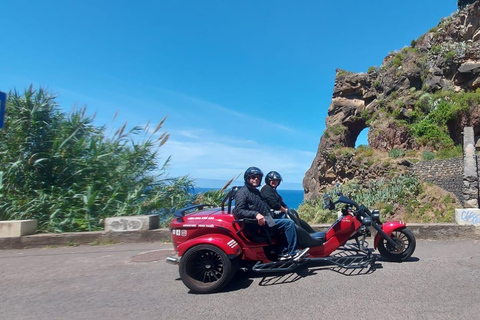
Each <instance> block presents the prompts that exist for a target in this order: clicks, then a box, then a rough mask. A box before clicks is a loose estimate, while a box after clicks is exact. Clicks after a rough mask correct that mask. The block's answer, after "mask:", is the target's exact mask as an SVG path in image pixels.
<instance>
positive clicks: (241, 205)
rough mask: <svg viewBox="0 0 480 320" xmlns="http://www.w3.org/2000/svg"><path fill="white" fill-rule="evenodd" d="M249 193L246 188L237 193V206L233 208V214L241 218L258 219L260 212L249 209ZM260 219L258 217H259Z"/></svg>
mask: <svg viewBox="0 0 480 320" xmlns="http://www.w3.org/2000/svg"><path fill="white" fill-rule="evenodd" d="M247 200H248V199H247V195H246V194H245V192H244V189H240V190H238V191H237V194H236V195H235V207H234V208H233V214H234V215H235V216H236V217H239V218H251V219H257V218H256V217H257V214H258V212H256V211H253V210H249V208H248V201H247ZM257 220H258V219H257Z"/></svg>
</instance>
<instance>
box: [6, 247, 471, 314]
mask: <svg viewBox="0 0 480 320" xmlns="http://www.w3.org/2000/svg"><path fill="white" fill-rule="evenodd" d="M171 253H172V246H171V245H170V244H156V243H134V244H114V245H99V246H78V247H60V248H43V249H26V250H25V249H19V250H1V251H0V275H1V280H0V309H1V315H0V318H1V319H39V320H42V319H69V320H74V319H137V320H138V319H183V320H188V319H242V320H244V319H254V318H255V319H266V320H268V319H316V318H318V319H321V318H328V319H352V318H354V319H379V318H380V319H435V320H437V319H478V315H479V314H480V304H479V301H480V290H479V288H480V241H479V240H436V241H433V240H417V249H416V251H415V253H414V255H413V256H412V258H411V259H410V261H407V262H403V263H392V262H384V261H379V264H380V265H381V268H378V269H377V270H375V271H374V272H371V271H369V270H366V269H364V270H358V271H356V272H354V273H351V272H347V271H346V270H345V269H340V268H331V267H313V268H309V269H301V270H297V272H294V273H290V274H285V275H278V276H262V275H258V274H252V273H246V274H245V273H244V274H239V275H237V276H236V277H235V278H234V280H233V281H232V283H231V284H230V285H229V286H227V288H225V290H223V291H222V292H220V293H216V294H210V295H196V294H192V293H189V290H188V289H187V288H186V287H185V286H184V285H183V283H182V281H181V280H179V278H178V267H176V266H173V265H170V264H167V263H165V258H166V257H167V256H168V255H169V254H171Z"/></svg>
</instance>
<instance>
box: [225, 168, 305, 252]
mask: <svg viewBox="0 0 480 320" xmlns="http://www.w3.org/2000/svg"><path fill="white" fill-rule="evenodd" d="M243 178H244V181H245V185H244V186H243V187H242V188H240V189H239V190H238V191H237V192H236V194H235V207H234V208H233V214H234V216H235V218H236V219H241V218H254V219H257V222H258V225H259V226H265V224H266V227H267V228H270V229H272V230H274V231H275V232H278V233H284V235H285V238H286V240H287V243H286V247H284V248H283V250H282V252H281V254H280V257H279V260H289V259H294V260H297V259H299V258H300V257H301V256H302V255H304V254H305V253H306V252H307V251H308V248H306V249H303V250H301V251H299V250H297V232H296V230H295V223H294V222H293V221H292V220H289V219H275V220H274V219H272V217H271V215H270V210H269V208H268V206H267V205H266V204H265V203H264V202H263V200H262V196H261V195H260V191H258V189H257V187H258V186H259V185H260V182H261V181H262V178H263V172H262V170H260V169H259V168H257V167H250V168H248V169H247V170H246V171H245V174H244V175H243Z"/></svg>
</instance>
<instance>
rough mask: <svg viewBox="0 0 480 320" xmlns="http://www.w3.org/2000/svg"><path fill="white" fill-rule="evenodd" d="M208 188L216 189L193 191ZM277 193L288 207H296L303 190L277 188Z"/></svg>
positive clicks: (300, 200) (300, 199)
mask: <svg viewBox="0 0 480 320" xmlns="http://www.w3.org/2000/svg"><path fill="white" fill-rule="evenodd" d="M208 190H218V189H216V188H195V193H203V192H206V191H208ZM277 191H278V193H279V194H280V195H281V196H282V198H283V201H284V202H285V203H286V204H287V206H288V207H289V208H292V209H297V208H298V206H299V205H300V204H301V203H302V202H303V190H282V189H278V190H277Z"/></svg>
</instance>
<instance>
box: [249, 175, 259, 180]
mask: <svg viewBox="0 0 480 320" xmlns="http://www.w3.org/2000/svg"><path fill="white" fill-rule="evenodd" d="M256 179H258V180H260V179H261V177H260V176H250V180H256Z"/></svg>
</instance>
